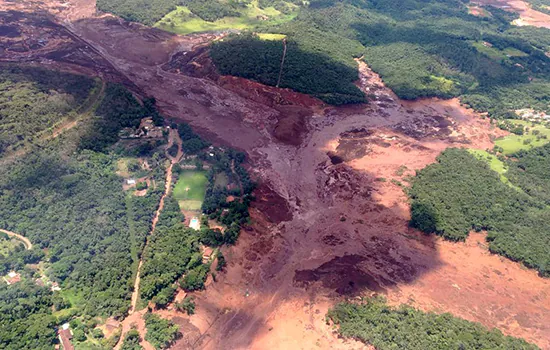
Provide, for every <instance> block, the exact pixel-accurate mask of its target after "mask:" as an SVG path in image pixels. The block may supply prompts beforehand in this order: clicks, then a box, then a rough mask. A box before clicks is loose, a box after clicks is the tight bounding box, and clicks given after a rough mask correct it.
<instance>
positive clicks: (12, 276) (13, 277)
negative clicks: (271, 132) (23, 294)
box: [2, 271, 21, 286]
mask: <svg viewBox="0 0 550 350" xmlns="http://www.w3.org/2000/svg"><path fill="white" fill-rule="evenodd" d="M2 278H3V279H4V281H5V282H6V283H7V284H8V286H9V285H12V284H15V283H17V282H19V281H21V275H20V274H18V273H17V272H15V271H10V273H8V275H7V276H4V277H2Z"/></svg>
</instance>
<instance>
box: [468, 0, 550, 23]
mask: <svg viewBox="0 0 550 350" xmlns="http://www.w3.org/2000/svg"><path fill="white" fill-rule="evenodd" d="M472 3H474V4H478V5H484V6H485V5H491V6H495V7H498V8H502V9H503V10H506V11H512V12H517V13H518V14H519V16H520V19H519V21H516V22H515V24H517V25H521V26H525V25H530V26H534V27H542V28H550V15H548V14H546V13H542V12H539V11H536V10H534V9H532V8H531V6H530V5H529V4H528V3H527V2H525V1H523V0H474V1H472Z"/></svg>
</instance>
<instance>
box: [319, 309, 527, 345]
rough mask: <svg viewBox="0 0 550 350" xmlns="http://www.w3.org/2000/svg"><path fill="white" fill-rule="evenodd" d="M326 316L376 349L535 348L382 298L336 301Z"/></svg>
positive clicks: (342, 330)
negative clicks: (390, 304)
mask: <svg viewBox="0 0 550 350" xmlns="http://www.w3.org/2000/svg"><path fill="white" fill-rule="evenodd" d="M328 317H329V318H330V319H332V321H333V322H334V323H336V324H337V325H338V326H339V332H340V334H341V335H342V336H344V337H349V338H354V339H359V340H361V341H363V342H365V343H367V344H371V345H372V346H374V347H375V348H376V349H379V350H394V349H409V350H425V349H441V350H447V349H507V350H508V349H510V350H511V349H515V350H526V349H538V348H537V347H536V346H535V345H532V344H529V343H527V342H525V341H524V340H522V339H517V338H512V337H507V336H504V335H503V334H502V333H501V332H500V331H499V330H496V329H493V330H488V329H486V328H484V327H483V326H482V325H481V324H479V323H474V322H469V321H466V320H463V319H460V318H456V317H453V316H452V315H451V314H441V315H438V314H435V313H424V312H422V311H419V310H417V309H414V308H412V307H408V306H401V307H398V308H394V307H390V306H388V305H386V303H385V300H384V299H383V298H372V299H369V300H367V301H366V302H363V303H361V304H353V303H341V304H338V305H336V306H335V307H334V308H333V309H332V310H330V311H329V313H328Z"/></svg>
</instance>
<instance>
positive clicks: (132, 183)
mask: <svg viewBox="0 0 550 350" xmlns="http://www.w3.org/2000/svg"><path fill="white" fill-rule="evenodd" d="M126 184H127V185H129V186H134V185H135V184H136V180H135V179H128V180H126Z"/></svg>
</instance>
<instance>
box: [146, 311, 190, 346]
mask: <svg viewBox="0 0 550 350" xmlns="http://www.w3.org/2000/svg"><path fill="white" fill-rule="evenodd" d="M144 318H145V327H146V328H147V334H146V335H145V340H147V341H148V342H149V343H151V345H153V346H154V347H155V349H167V348H169V347H170V345H172V343H173V342H174V341H175V340H176V339H178V338H179V337H180V336H181V334H180V333H179V326H177V325H175V324H173V323H172V322H170V321H168V320H165V319H163V318H161V317H159V316H157V315H155V314H152V313H147V314H146V315H145V316H144Z"/></svg>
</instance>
